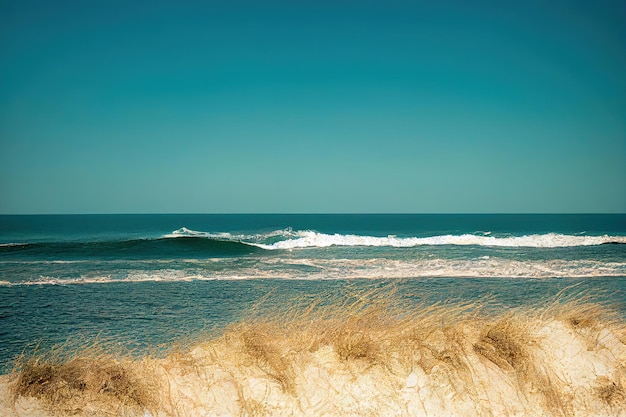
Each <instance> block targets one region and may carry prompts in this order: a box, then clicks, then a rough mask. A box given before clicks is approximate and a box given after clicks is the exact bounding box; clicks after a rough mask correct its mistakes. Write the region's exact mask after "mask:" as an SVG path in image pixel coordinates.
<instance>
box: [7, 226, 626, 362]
mask: <svg viewBox="0 0 626 417" xmlns="http://www.w3.org/2000/svg"><path fill="white" fill-rule="evenodd" d="M385 286H393V287H394V289H395V291H396V294H401V295H404V296H405V298H407V299H409V300H414V301H415V302H416V303H417V302H419V303H422V304H434V303H438V302H446V301H450V300H456V301H459V300H460V301H468V300H488V303H490V304H491V305H493V306H494V308H500V309H508V308H514V307H518V306H524V305H541V304H542V303H546V302H547V301H549V300H551V299H553V298H555V297H562V296H564V294H565V296H567V294H574V295H575V296H578V295H581V296H585V297H588V298H589V299H591V300H592V301H596V302H599V303H602V304H606V305H607V306H610V307H611V308H613V309H616V310H617V311H618V312H619V314H621V315H622V316H623V317H626V292H625V291H626V215H623V214H614V215H608V214H603V215H578V214H572V215H535V214H529V215H509V214H506V215H434V214H433V215H410V214H406V215H403V214H390V215H383V214H376V215H374V214H372V215H350V214H345V215H344V214H341V215H318V214H315V215H313V214H312V215H295V214H294V215H282V214H280V215H278V214H277V215H270V214H263V215H247V214H246V215H234V214H233V215H227V214H224V215H41V216H40V215H29V216H14V215H5V216H0V371H6V370H7V369H8V368H9V367H10V366H11V363H12V360H13V359H14V358H15V357H16V356H17V355H19V354H20V353H22V352H29V351H32V350H34V349H46V348H52V347H53V346H55V345H57V344H63V343H67V341H68V340H78V339H80V340H90V339H100V340H104V341H108V342H111V341H113V342H115V343H117V344H119V345H120V346H123V347H124V348H127V349H130V350H132V351H134V352H138V353H142V352H145V351H151V352H154V351H158V350H163V351H167V349H168V346H172V345H174V344H177V343H181V342H180V341H181V340H185V339H187V338H190V337H192V335H194V334H200V333H211V334H219V332H220V331H221V330H223V329H224V328H225V327H226V326H228V325H229V324H232V323H234V322H237V321H238V320H241V319H242V318H245V317H246V315H247V314H249V312H250V311H251V308H252V307H254V306H257V305H258V303H260V302H262V301H263V302H265V303H268V304H270V305H272V304H280V303H281V302H283V301H285V300H289V299H296V298H300V299H301V298H302V297H315V296H316V294H337V295H338V296H340V295H341V294H342V292H345V291H349V290H353V289H367V288H370V287H374V288H376V287H385ZM486 302H487V301H486ZM0 373H1V372H0Z"/></svg>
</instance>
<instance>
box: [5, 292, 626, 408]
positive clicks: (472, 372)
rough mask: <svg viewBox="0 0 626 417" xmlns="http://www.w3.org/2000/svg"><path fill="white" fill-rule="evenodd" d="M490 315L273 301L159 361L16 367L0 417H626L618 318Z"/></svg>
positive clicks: (394, 305)
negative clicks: (215, 334) (214, 334)
mask: <svg viewBox="0 0 626 417" xmlns="http://www.w3.org/2000/svg"><path fill="white" fill-rule="evenodd" d="M573 298H579V299H578V301H573V300H572V299H573ZM490 305H491V304H490V300H480V301H473V302H468V303H459V302H451V303H440V304H434V305H427V304H423V303H422V304H417V305H416V304H414V303H409V302H407V301H406V300H405V299H403V298H402V297H398V296H396V295H395V294H394V293H393V291H390V290H373V291H369V292H368V291H361V292H354V293H351V294H348V295H345V296H342V297H340V298H336V297H334V298H333V297H311V298H310V299H309V298H301V299H298V300H293V301H291V302H281V303H280V304H274V302H273V301H271V297H268V299H267V300H264V301H262V302H260V303H259V305H258V306H257V307H256V308H254V309H252V310H251V311H250V312H248V313H247V314H246V318H244V319H243V320H241V321H240V322H238V323H236V324H233V325H231V326H230V327H228V328H227V329H225V330H224V331H223V333H221V334H220V335H218V336H213V337H208V336H206V337H203V336H198V335H196V336H195V337H194V339H193V342H190V341H186V342H185V343H181V344H180V346H179V347H176V348H172V349H170V350H169V351H168V352H167V354H164V355H156V354H154V355H149V354H145V355H137V354H134V355H131V354H124V353H116V352H114V351H112V350H111V349H108V348H105V347H103V346H99V345H97V344H95V345H91V346H89V347H84V346H83V347H81V348H78V349H77V348H72V349H70V348H67V347H65V348H64V347H61V348H59V349H53V350H51V351H47V352H36V353H34V354H32V355H27V356H24V357H22V358H19V359H18V360H17V362H16V366H15V369H14V371H13V372H12V373H10V374H9V375H5V376H3V377H1V378H2V379H0V396H1V399H0V415H3V416H5V415H6V416H10V417H17V416H152V417H166V416H177V417H178V416H184V417H187V416H188V417H194V416H470V415H471V416H622V415H626V411H624V410H626V325H625V323H624V321H623V319H622V318H621V317H620V316H619V315H617V314H616V313H614V312H613V311H612V310H610V309H609V308H607V307H605V306H600V305H597V304H593V303H589V302H586V301H585V299H584V297H582V298H580V297H570V298H569V299H565V298H557V299H554V300H545V302H544V303H541V304H537V305H535V306H534V307H525V308H518V309H515V310H508V309H502V308H490Z"/></svg>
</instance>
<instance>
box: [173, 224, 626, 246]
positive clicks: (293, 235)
mask: <svg viewBox="0 0 626 417" xmlns="http://www.w3.org/2000/svg"><path fill="white" fill-rule="evenodd" d="M164 237H166V238H180V237H186V238H188V237H197V238H207V239H219V240H224V241H236V242H240V243H243V244H247V245H253V246H257V247H259V248H262V249H266V250H288V249H304V248H327V247H331V246H363V247H394V248H409V247H416V246H442V245H458V246H491V247H529V248H560V247H576V246H594V245H603V244H626V236H609V235H601V236H588V235H585V234H584V233H579V234H574V235H567V234H560V233H545V234H532V235H523V236H493V234H492V233H491V232H480V233H476V234H471V233H464V234H458V235H453V234H447V235H437V236H427V237H397V236H393V235H389V236H386V237H381V236H366V235H355V234H340V233H335V234H328V233H320V232H316V231H312V230H299V231H294V230H292V229H290V228H288V229H283V230H275V231H272V232H268V233H259V234H236V235H233V234H231V233H228V232H223V233H210V232H200V231H195V230H191V229H187V228H186V227H183V228H181V229H178V230H175V231H173V232H172V233H170V234H168V235H165V236H164ZM276 238H281V239H278V240H277V239H276ZM268 240H272V241H271V242H267V241H268Z"/></svg>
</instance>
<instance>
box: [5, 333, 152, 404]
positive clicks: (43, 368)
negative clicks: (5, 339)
mask: <svg viewBox="0 0 626 417" xmlns="http://www.w3.org/2000/svg"><path fill="white" fill-rule="evenodd" d="M105 350H106V349H105V347H104V346H101V345H98V344H91V345H89V346H82V347H79V348H77V347H76V346H72V347H70V346H69V345H66V346H61V347H56V348H55V349H53V350H51V351H48V352H45V353H38V354H37V353H36V354H33V355H30V356H23V357H21V358H19V359H18V360H17V363H16V370H17V372H16V374H17V378H16V379H15V381H14V383H13V386H12V395H13V398H14V400H16V399H18V398H19V397H32V398H37V399H38V400H39V401H40V404H41V405H42V406H43V408H44V409H45V410H47V411H48V412H50V413H51V414H52V415H99V416H120V415H124V416H126V415H128V416H132V415H143V413H144V411H145V410H150V409H155V408H156V406H157V404H158V396H157V393H158V391H159V390H160V388H161V387H160V386H159V384H158V383H157V381H155V379H154V377H153V375H152V373H151V372H150V371H151V367H152V366H153V364H151V363H150V362H151V361H150V360H149V359H147V358H144V359H142V360H134V359H132V358H130V357H129V356H127V355H125V354H123V355H115V354H114V353H112V352H106V351H105Z"/></svg>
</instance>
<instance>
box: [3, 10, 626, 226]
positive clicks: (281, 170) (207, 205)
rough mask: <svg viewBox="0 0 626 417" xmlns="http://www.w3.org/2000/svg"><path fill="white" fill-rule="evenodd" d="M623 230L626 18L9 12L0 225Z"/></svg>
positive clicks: (558, 13)
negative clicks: (413, 222)
mask: <svg viewBox="0 0 626 417" xmlns="http://www.w3.org/2000/svg"><path fill="white" fill-rule="evenodd" d="M267 212H270V213H320V212H323V213H345V212H347V213H379V212H383V213H396V212H401V213H553V212H559V213H580V212H587V213H590V212H591V213H596V212H597V213H611V212H618V213H624V212H626V2H624V1H623V0H615V1H609V0H604V1H603V0H594V1H592V0H589V1H576V0H571V1H562V0H551V1H543V0H542V1H536V0H528V1H482V0H477V1H471V2H468V1H453V0H433V1H419V0H414V1H395V0H387V1H368V0H361V1H341V0H335V1H324V0H318V1H308V0H298V1H271V0H269V1H240V0H230V1H183V0H178V1H160V0H153V1H131V0H126V1H116V0H109V1H99V0H93V1H67V0H58V1H47V0H45V1H32V0H0V213H4V214H33V213H267Z"/></svg>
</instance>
